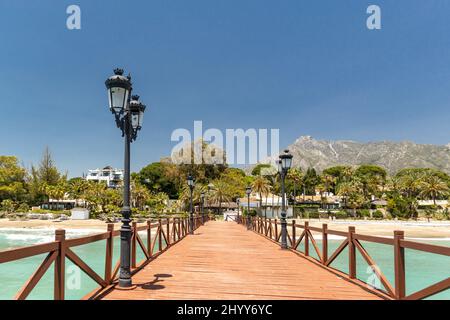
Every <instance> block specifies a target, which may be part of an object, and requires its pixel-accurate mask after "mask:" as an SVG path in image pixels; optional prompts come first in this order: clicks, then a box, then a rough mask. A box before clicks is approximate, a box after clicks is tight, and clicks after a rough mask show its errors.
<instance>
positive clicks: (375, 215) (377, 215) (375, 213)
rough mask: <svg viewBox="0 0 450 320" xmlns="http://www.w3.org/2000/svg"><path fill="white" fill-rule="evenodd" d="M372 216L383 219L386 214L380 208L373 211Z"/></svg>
mask: <svg viewBox="0 0 450 320" xmlns="http://www.w3.org/2000/svg"><path fill="white" fill-rule="evenodd" d="M372 217H373V218H374V219H376V220H382V219H383V218H384V215H383V212H381V211H380V210H376V211H374V212H373V213H372Z"/></svg>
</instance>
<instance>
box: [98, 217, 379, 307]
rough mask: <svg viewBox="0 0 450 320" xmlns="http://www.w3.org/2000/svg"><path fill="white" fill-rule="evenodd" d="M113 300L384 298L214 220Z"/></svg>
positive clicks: (240, 228)
mask: <svg viewBox="0 0 450 320" xmlns="http://www.w3.org/2000/svg"><path fill="white" fill-rule="evenodd" d="M133 282H134V284H135V285H136V288H135V289H133V290H118V289H116V288H112V289H110V290H109V291H106V292H104V293H102V294H101V295H100V296H97V298H101V299H107V300H133V299H135V300H153V299H164V300H175V299H187V300H197V299H214V300H253V299H262V300H275V299H296V300H297V299H298V300H301V299H311V300H312V299H358V300H368V299H370V300H372V299H380V297H379V296H377V295H375V294H374V293H372V292H370V291H369V290H367V289H366V288H364V287H363V286H359V285H357V284H355V283H352V282H349V281H348V280H346V279H343V278H342V277H340V276H339V275H337V274H335V273H333V272H331V271H329V270H327V269H325V268H323V267H321V266H319V265H317V264H314V263H313V262H311V261H310V260H308V259H306V258H304V257H302V256H300V255H297V254H296V253H294V252H292V251H291V250H282V249H281V248H280V246H279V245H278V244H276V243H275V242H273V241H270V240H268V239H266V238H264V237H262V236H261V235H258V234H257V233H255V232H253V231H248V230H246V228H245V227H244V226H242V225H239V224H237V223H233V222H219V221H210V222H208V223H206V224H205V225H204V226H201V227H200V228H199V229H197V230H196V232H195V234H194V235H189V236H187V237H186V238H185V239H183V240H182V241H180V242H178V243H176V244H174V245H173V247H171V248H170V250H167V252H164V254H162V255H160V256H158V257H157V258H156V259H155V260H153V261H151V262H150V263H149V264H148V265H146V266H145V267H144V268H143V269H142V270H140V271H139V272H137V273H136V274H135V275H134V276H133Z"/></svg>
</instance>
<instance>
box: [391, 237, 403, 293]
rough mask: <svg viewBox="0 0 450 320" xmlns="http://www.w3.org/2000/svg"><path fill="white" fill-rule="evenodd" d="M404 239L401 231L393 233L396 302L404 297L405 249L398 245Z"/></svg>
mask: <svg viewBox="0 0 450 320" xmlns="http://www.w3.org/2000/svg"><path fill="white" fill-rule="evenodd" d="M404 237H405V233H404V232H403V231H394V263H395V299H398V300H400V299H403V298H404V297H405V295H406V280H405V248H403V247H402V245H401V243H400V241H401V240H403V239H404Z"/></svg>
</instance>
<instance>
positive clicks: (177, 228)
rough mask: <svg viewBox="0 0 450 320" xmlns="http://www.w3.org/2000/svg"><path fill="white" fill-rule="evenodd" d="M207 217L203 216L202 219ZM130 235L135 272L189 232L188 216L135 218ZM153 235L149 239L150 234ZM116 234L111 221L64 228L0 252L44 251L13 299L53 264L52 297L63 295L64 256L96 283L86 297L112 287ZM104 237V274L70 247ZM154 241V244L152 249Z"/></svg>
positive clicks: (12, 256) (13, 256)
mask: <svg viewBox="0 0 450 320" xmlns="http://www.w3.org/2000/svg"><path fill="white" fill-rule="evenodd" d="M208 219H209V217H207V216H205V221H207V220H208ZM194 221H195V229H197V228H198V227H199V226H200V225H201V224H202V218H201V217H195V219H194ZM132 231H133V234H132V238H131V269H132V275H133V274H135V273H136V272H138V271H139V270H140V269H141V268H142V267H143V266H145V265H146V264H148V263H149V262H150V261H151V260H153V259H155V258H156V257H157V256H159V255H160V254H162V253H163V252H165V251H166V250H168V249H169V248H170V247H171V246H172V245H174V244H175V243H177V242H179V241H180V240H182V239H183V238H185V237H186V236H187V235H188V233H189V218H172V219H159V220H158V221H157V222H154V221H147V224H146V225H144V226H138V225H137V223H136V222H133V225H132ZM140 231H146V232H147V244H146V245H144V242H143V241H142V239H141V237H140V236H139V232H140ZM153 234H154V235H155V237H154V238H153V239H152V235H153ZM118 236H120V230H114V224H108V229H107V232H105V233H100V234H95V235H92V236H87V237H82V238H76V239H66V232H65V230H56V231H55V241H54V242H51V243H45V244H39V245H35V246H30V247H24V248H18V249H13V250H9V251H4V252H0V264H1V263H7V262H11V261H17V260H20V259H25V258H29V257H33V256H37V255H41V254H47V256H46V257H45V259H44V261H43V262H42V263H41V265H40V266H39V267H38V268H37V269H36V271H35V272H34V273H33V275H32V276H31V277H30V278H29V279H28V281H27V282H26V283H25V284H24V285H23V287H22V289H21V290H20V291H19V292H18V293H17V294H16V296H15V297H14V299H15V300H25V299H26V298H27V297H28V295H29V294H30V293H31V291H32V290H33V289H34V288H35V287H36V285H37V284H38V283H39V281H40V280H41V278H42V277H43V276H44V274H45V273H46V271H47V270H48V269H49V268H50V267H51V265H52V264H54V274H55V275H54V299H55V300H64V298H65V259H66V258H68V259H69V260H70V261H72V262H73V263H74V264H75V265H76V266H78V267H79V268H80V269H81V270H82V271H83V272H84V273H86V274H87V275H88V276H89V277H90V278H91V279H92V280H94V281H95V282H96V283H97V284H98V285H99V289H98V290H95V291H94V292H92V293H90V294H89V295H88V296H87V297H93V296H95V295H96V293H97V292H102V291H104V290H105V289H107V288H108V287H112V286H113V285H114V284H115V283H116V282H117V280H118V275H117V274H118V271H119V267H120V265H119V262H120V260H119V261H117V263H116V264H115V266H114V268H113V244H114V237H118ZM102 240H106V253H105V273H104V276H103V277H102V276H100V275H99V274H97V273H96V272H95V271H94V270H93V269H92V268H91V267H89V265H88V264H87V263H86V262H84V261H83V260H82V259H81V258H80V257H79V256H78V255H76V254H75V253H74V252H73V251H72V250H71V248H73V247H77V246H82V245H86V244H90V243H94V242H97V241H102ZM156 244H158V247H157V248H156V249H157V250H155V247H156ZM138 247H139V248H140V249H141V250H142V251H143V253H144V255H145V257H146V259H145V260H144V261H142V262H139V263H138V262H137V261H136V254H137V248H138Z"/></svg>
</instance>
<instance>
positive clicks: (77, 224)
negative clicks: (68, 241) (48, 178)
mask: <svg viewBox="0 0 450 320" xmlns="http://www.w3.org/2000/svg"><path fill="white" fill-rule="evenodd" d="M120 225H121V224H120V223H116V224H115V225H114V229H120ZM2 228H24V229H41V228H51V229H66V230H69V229H75V230H77V229H93V230H105V231H106V229H107V223H106V222H104V221H100V220H67V221H58V220H27V221H9V220H8V219H0V232H1V229H2Z"/></svg>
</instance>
